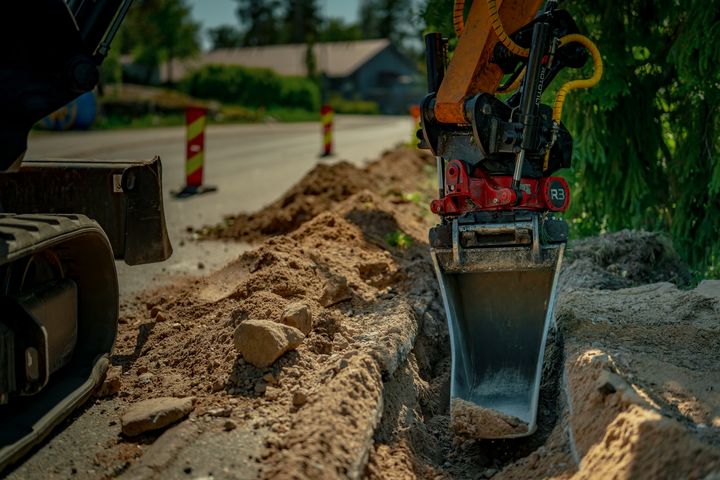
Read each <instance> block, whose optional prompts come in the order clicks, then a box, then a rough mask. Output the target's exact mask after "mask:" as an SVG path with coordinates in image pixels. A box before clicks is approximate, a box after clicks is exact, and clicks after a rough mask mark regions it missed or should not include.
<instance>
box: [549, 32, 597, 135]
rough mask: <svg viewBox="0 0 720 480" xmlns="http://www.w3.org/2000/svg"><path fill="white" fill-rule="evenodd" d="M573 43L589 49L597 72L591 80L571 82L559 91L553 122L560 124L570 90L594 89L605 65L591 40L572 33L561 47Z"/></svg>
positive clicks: (565, 37) (554, 106) (564, 39)
mask: <svg viewBox="0 0 720 480" xmlns="http://www.w3.org/2000/svg"><path fill="white" fill-rule="evenodd" d="M573 42H576V43H579V44H580V45H582V46H583V47H585V48H587V49H588V51H589V52H590V55H592V58H593V64H594V67H595V71H594V72H593V74H592V77H590V78H585V79H582V80H571V81H569V82H567V83H566V84H565V85H563V86H562V87H560V90H558V92H557V94H556V95H555V104H554V105H553V117H552V118H553V120H554V121H555V122H557V123H560V118H561V117H562V110H563V105H564V104H565V97H566V96H567V94H568V93H569V92H570V90H577V89H579V88H590V87H594V86H595V85H597V83H598V82H599V81H600V78H601V77H602V74H603V63H602V58H601V57H600V50H598V48H597V47H596V46H595V44H594V43H593V42H592V41H591V40H590V39H589V38H587V37H585V36H583V35H579V34H577V33H572V34H570V35H565V36H564V37H562V38H561V39H560V46H561V47H562V46H563V45H567V44H568V43H573Z"/></svg>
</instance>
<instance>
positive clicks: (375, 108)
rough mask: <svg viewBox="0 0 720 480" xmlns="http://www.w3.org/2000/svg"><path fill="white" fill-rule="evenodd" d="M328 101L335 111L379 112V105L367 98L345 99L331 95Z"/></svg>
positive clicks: (358, 113)
mask: <svg viewBox="0 0 720 480" xmlns="http://www.w3.org/2000/svg"><path fill="white" fill-rule="evenodd" d="M328 103H329V104H330V106H331V107H332V108H333V110H335V113H347V114H356V115H378V114H379V113H380V105H378V104H377V102H371V101H368V100H346V99H344V98H342V97H339V96H332V97H330V100H329V101H328Z"/></svg>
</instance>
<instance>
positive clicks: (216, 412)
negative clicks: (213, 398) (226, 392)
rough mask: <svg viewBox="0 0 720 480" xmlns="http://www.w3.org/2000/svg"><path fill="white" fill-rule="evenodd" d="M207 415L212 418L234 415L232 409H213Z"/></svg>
mask: <svg viewBox="0 0 720 480" xmlns="http://www.w3.org/2000/svg"><path fill="white" fill-rule="evenodd" d="M207 414H208V415H210V416H211V417H229V416H230V415H231V414H232V408H230V407H222V408H213V409H212V410H208V412H207Z"/></svg>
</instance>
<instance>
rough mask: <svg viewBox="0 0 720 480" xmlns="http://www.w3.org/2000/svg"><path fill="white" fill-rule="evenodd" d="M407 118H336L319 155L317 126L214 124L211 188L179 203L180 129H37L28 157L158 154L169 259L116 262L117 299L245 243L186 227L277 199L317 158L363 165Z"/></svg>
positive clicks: (208, 265)
mask: <svg viewBox="0 0 720 480" xmlns="http://www.w3.org/2000/svg"><path fill="white" fill-rule="evenodd" d="M411 134H412V121H411V119H410V117H380V116H342V115H339V116H337V117H336V122H335V152H336V156H335V157H332V158H330V159H327V160H326V159H322V160H320V159H319V158H318V153H319V152H320V148H321V132H320V125H319V123H291V124H287V123H285V124H283V123H269V124H253V125H215V126H210V127H209V128H208V130H207V137H206V153H205V157H206V161H205V183H206V184H208V185H214V186H217V187H218V191H217V192H215V193H208V194H205V195H200V196H196V197H192V198H189V199H184V200H177V199H175V198H173V197H172V196H171V195H170V192H171V191H172V190H177V189H178V188H179V187H181V186H182V185H183V184H184V162H185V129H184V128H183V127H172V128H154V129H128V130H113V131H91V132H60V133H55V132H42V133H36V134H34V135H32V136H31V138H30V142H29V150H28V154H27V158H29V159H43V160H45V159H54V158H74V159H79V158H85V159H103V160H113V159H117V160H142V159H150V158H152V157H153V156H155V155H159V156H160V158H161V159H162V164H163V190H164V198H165V215H166V221H167V224H168V232H169V234H170V239H171V241H172V244H173V248H174V254H173V256H172V258H171V259H170V260H168V261H166V262H164V263H162V264H153V265H144V266H139V267H132V268H130V267H128V266H126V265H124V264H123V263H118V275H119V278H120V290H121V297H125V296H126V295H128V294H130V293H133V292H136V291H138V290H141V289H144V288H147V287H149V286H152V285H154V284H157V283H158V282H159V281H163V280H165V281H167V279H168V278H172V275H186V274H193V273H204V272H202V271H200V268H199V267H200V265H201V264H202V267H203V269H204V270H212V269H215V268H218V267H220V266H221V265H224V264H225V263H227V261H228V260H229V259H230V258H233V257H235V256H237V255H238V254H239V253H241V252H242V251H243V250H245V249H247V246H246V245H242V244H236V243H223V244H222V245H214V244H212V243H208V242H202V243H196V242H192V241H188V238H187V237H188V234H187V233H186V228H187V227H188V226H192V227H195V228H198V227H202V226H204V225H213V224H215V223H217V222H220V221H221V220H222V218H223V216H225V215H227V214H232V213H238V212H241V211H254V210H257V209H259V208H261V207H263V206H264V205H266V204H268V203H270V202H272V201H273V200H275V199H276V198H278V197H279V196H281V195H282V194H283V193H284V192H285V191H286V190H287V189H288V188H289V187H290V186H291V185H292V184H294V183H295V182H297V181H298V180H299V179H300V178H301V177H302V176H303V175H304V174H305V173H306V172H307V171H308V170H310V169H311V168H313V167H314V166H315V165H316V164H317V163H318V162H320V161H323V162H325V161H338V160H343V159H344V160H348V161H351V162H353V163H356V164H362V163H364V162H365V161H367V160H371V159H374V158H377V157H378V156H379V155H380V154H381V153H382V152H383V151H384V150H386V149H389V148H392V147H393V146H395V145H396V144H398V143H401V142H407V141H408V140H409V139H410V136H411Z"/></svg>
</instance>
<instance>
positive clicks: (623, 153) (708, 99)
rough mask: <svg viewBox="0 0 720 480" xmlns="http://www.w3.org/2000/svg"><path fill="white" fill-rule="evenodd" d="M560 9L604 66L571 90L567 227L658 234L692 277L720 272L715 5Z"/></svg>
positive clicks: (601, 2)
mask: <svg viewBox="0 0 720 480" xmlns="http://www.w3.org/2000/svg"><path fill="white" fill-rule="evenodd" d="M476 1H482V0H476ZM563 8H566V9H567V10H568V11H570V13H571V14H572V15H573V17H574V18H575V20H576V21H577V22H578V24H579V27H580V30H581V31H582V32H583V33H584V34H586V35H587V36H589V37H590V38H591V39H593V40H594V41H595V42H596V43H597V45H598V47H599V48H600V51H601V52H602V56H603V61H604V64H605V73H604V76H603V79H602V81H601V82H600V84H599V85H598V86H597V87H595V88H594V89H592V90H585V91H580V92H573V93H571V94H570V96H569V97H568V101H567V102H566V107H565V113H564V117H563V120H564V122H565V123H566V124H567V126H568V128H569V129H570V131H571V132H572V133H573V135H574V138H575V148H574V152H573V162H574V168H573V171H572V173H570V175H571V180H572V183H573V184H574V189H573V195H574V197H573V201H572V204H571V210H570V212H569V215H568V216H569V219H570V221H571V224H572V225H573V230H574V233H575V234H576V235H586V234H594V233H597V232H600V231H604V230H619V229H622V228H642V229H649V230H664V231H666V232H668V233H670V234H671V236H672V238H673V242H674V244H675V247H676V248H677V249H678V251H679V252H680V254H681V255H682V256H683V257H684V258H685V259H687V260H688V261H689V263H690V265H691V266H692V267H694V268H695V269H696V270H697V271H698V272H699V273H701V274H706V275H711V276H718V275H720V236H718V232H720V161H719V160H718V159H719V158H720V157H719V155H720V88H718V85H720V68H719V67H718V65H720V49H718V48H717V45H718V44H720V2H719V1H718V0H710V1H703V0H688V1H684V2H677V1H675V0H622V1H621V0H566V1H565V2H564V3H563ZM451 12H452V1H449V0H428V1H427V3H426V6H425V10H424V16H425V20H426V24H428V25H433V26H440V25H442V26H445V29H444V30H443V31H444V33H447V34H448V35H449V34H451V32H452V29H451V28H448V27H447V23H445V22H447V20H446V19H450V18H451V16H452V13H451ZM440 16H442V18H439V17H440ZM589 68H590V67H589V66H588V67H586V71H585V72H584V73H585V74H588V73H589ZM579 76H581V73H580V72H566V73H565V74H563V78H565V79H568V78H577V77H579ZM560 80H561V79H559V80H558V81H556V83H560ZM550 100H551V99H550Z"/></svg>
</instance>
